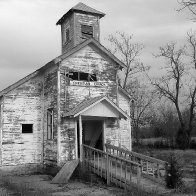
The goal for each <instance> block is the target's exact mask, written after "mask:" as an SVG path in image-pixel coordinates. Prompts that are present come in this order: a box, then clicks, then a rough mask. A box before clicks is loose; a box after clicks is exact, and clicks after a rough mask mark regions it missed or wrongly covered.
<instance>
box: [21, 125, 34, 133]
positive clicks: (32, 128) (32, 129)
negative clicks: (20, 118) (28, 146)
mask: <svg viewBox="0 0 196 196" xmlns="http://www.w3.org/2000/svg"><path fill="white" fill-rule="evenodd" d="M23 125H31V132H23V129H24V128H23ZM21 133H22V134H33V124H32V123H22V124H21Z"/></svg>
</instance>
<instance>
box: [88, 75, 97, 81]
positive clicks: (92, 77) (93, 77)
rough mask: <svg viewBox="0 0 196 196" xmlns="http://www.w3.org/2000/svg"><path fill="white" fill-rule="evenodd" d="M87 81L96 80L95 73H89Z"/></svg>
mask: <svg viewBox="0 0 196 196" xmlns="http://www.w3.org/2000/svg"><path fill="white" fill-rule="evenodd" d="M89 81H97V77H96V74H89Z"/></svg>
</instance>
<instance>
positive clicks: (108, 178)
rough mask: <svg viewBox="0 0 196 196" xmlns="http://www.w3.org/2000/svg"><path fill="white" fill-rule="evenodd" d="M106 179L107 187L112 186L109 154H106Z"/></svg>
mask: <svg viewBox="0 0 196 196" xmlns="http://www.w3.org/2000/svg"><path fill="white" fill-rule="evenodd" d="M106 177H107V185H109V184H110V160H109V156H108V153H107V154H106Z"/></svg>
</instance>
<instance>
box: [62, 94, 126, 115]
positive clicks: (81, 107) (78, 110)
mask: <svg viewBox="0 0 196 196" xmlns="http://www.w3.org/2000/svg"><path fill="white" fill-rule="evenodd" d="M103 101H105V102H106V103H107V104H108V105H109V106H110V108H111V109H112V110H113V111H115V112H116V113H118V115H119V117H120V118H124V119H127V118H128V119H129V118H130V117H129V115H128V114H127V113H125V112H124V111H123V110H122V109H121V108H119V107H118V106H117V105H116V104H115V103H113V102H112V101H111V100H110V99H109V98H108V97H106V96H99V97H95V98H90V99H87V100H85V101H82V102H81V103H79V104H78V105H77V106H76V107H75V108H73V109H71V110H69V111H68V112H66V113H64V114H63V115H62V116H63V117H77V116H79V115H80V114H83V113H85V112H87V111H88V110H90V109H92V108H93V107H96V106H97V105H98V104H99V103H101V102H103ZM103 107H105V106H103ZM109 110H110V109H109ZM94 116H96V114H94ZM103 117H105V116H103Z"/></svg>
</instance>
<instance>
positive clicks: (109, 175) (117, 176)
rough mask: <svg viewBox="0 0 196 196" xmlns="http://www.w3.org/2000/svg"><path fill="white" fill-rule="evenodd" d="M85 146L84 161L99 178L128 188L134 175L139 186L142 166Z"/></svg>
mask: <svg viewBox="0 0 196 196" xmlns="http://www.w3.org/2000/svg"><path fill="white" fill-rule="evenodd" d="M82 146H83V161H84V162H86V163H87V164H88V166H90V167H91V168H92V170H93V171H94V173H97V174H98V175H99V176H101V177H103V178H105V179H106V180H107V184H109V183H110V182H113V183H115V184H117V185H119V186H120V187H125V188H126V187H127V186H128V184H130V183H131V182H132V177H133V176H132V175H133V174H135V176H136V178H137V185H139V184H140V182H141V164H140V163H137V162H133V161H131V160H128V159H124V158H123V157H118V156H116V155H112V154H110V153H107V152H104V151H101V150H98V149H95V148H93V147H90V146H87V145H85V144H83V145H82Z"/></svg>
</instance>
